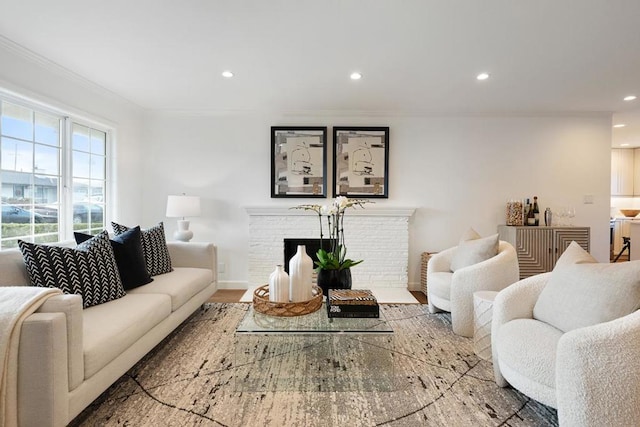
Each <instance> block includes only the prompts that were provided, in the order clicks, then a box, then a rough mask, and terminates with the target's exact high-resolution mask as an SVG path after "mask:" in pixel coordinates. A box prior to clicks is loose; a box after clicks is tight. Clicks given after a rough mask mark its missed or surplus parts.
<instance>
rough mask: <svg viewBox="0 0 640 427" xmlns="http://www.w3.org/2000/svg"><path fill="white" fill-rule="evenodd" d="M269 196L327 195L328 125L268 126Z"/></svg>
mask: <svg viewBox="0 0 640 427" xmlns="http://www.w3.org/2000/svg"><path fill="white" fill-rule="evenodd" d="M271 197H272V198H277V197H298V198H302V197H304V198H325V197H327V127H326V126H272V127H271Z"/></svg>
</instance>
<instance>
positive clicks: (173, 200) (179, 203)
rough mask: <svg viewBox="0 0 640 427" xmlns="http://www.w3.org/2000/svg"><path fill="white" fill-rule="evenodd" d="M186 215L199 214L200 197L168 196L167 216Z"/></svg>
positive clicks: (179, 216) (180, 216) (181, 216)
mask: <svg viewBox="0 0 640 427" xmlns="http://www.w3.org/2000/svg"><path fill="white" fill-rule="evenodd" d="M186 216H200V197H198V196H169V197H168V198H167V217H168V218H184V217H186Z"/></svg>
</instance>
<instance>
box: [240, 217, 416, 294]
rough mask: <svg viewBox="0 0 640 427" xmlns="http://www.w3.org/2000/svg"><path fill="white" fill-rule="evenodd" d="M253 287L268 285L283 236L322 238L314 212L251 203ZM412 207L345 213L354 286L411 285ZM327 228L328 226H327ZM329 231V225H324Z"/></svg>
mask: <svg viewBox="0 0 640 427" xmlns="http://www.w3.org/2000/svg"><path fill="white" fill-rule="evenodd" d="M247 212H248V214H249V286H259V285H263V284H266V283H267V282H268V280H269V274H271V272H272V271H273V270H274V268H275V266H276V265H277V264H282V263H283V262H284V239H285V238H319V237H320V225H319V222H318V215H317V214H316V213H315V212H308V211H302V210H292V209H287V208H274V207H249V208H247ZM413 212H414V209H395V208H371V207H367V208H365V209H349V210H348V211H347V214H346V215H345V217H344V234H345V240H346V246H347V250H348V252H347V256H348V258H351V259H353V260H360V259H363V260H364V262H363V263H362V264H359V265H357V266H356V267H353V268H352V269H351V275H352V279H353V287H355V288H404V289H406V288H407V287H408V283H409V277H408V262H409V218H410V217H411V215H413ZM325 226H326V225H325ZM325 234H326V228H325Z"/></svg>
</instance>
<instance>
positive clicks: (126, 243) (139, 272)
mask: <svg viewBox="0 0 640 427" xmlns="http://www.w3.org/2000/svg"><path fill="white" fill-rule="evenodd" d="M73 236H74V237H75V239H76V242H77V243H82V242H85V241H87V240H89V239H91V238H92V237H93V236H91V235H90V234H84V233H78V232H74V233H73ZM140 237H141V233H140V227H133V228H131V229H129V230H127V231H125V232H124V233H122V234H120V235H119V236H114V237H113V238H112V239H111V240H110V243H111V247H112V248H113V253H114V255H115V257H116V264H117V265H118V272H119V273H120V279H121V280H122V286H123V287H124V289H125V290H128V289H133V288H136V287H138V286H140V285H146V284H147V283H151V282H152V281H153V279H152V278H151V276H150V275H149V273H148V272H147V266H146V264H145V261H144V254H143V252H142V241H141V238H140Z"/></svg>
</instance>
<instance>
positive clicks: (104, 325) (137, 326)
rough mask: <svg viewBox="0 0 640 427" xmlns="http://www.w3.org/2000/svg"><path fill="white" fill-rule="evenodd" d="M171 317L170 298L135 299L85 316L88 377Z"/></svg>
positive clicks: (130, 297)
mask: <svg viewBox="0 0 640 427" xmlns="http://www.w3.org/2000/svg"><path fill="white" fill-rule="evenodd" d="M170 314H171V299H170V298H169V296H168V295H160V294H153V295H131V294H127V295H126V296H125V297H123V298H120V299H118V300H115V301H111V302H109V303H106V304H102V305H98V306H95V307H90V308H87V309H85V310H84V312H83V328H82V338H83V342H84V377H85V379H87V378H90V377H91V376H93V375H94V374H95V373H96V372H98V371H99V370H100V369H102V368H104V367H105V366H106V365H107V364H108V363H109V362H111V361H112V360H113V359H115V358H116V357H117V356H119V355H120V354H122V352H124V351H125V350H126V349H128V348H129V347H131V345H133V344H134V343H135V342H136V341H138V340H139V339H140V338H141V337H142V336H144V335H145V334H146V333H147V332H149V331H150V330H151V329H152V328H153V327H154V326H156V325H157V324H159V323H160V322H161V321H162V320H164V319H165V318H167V317H168V316H169V315H170Z"/></svg>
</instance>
